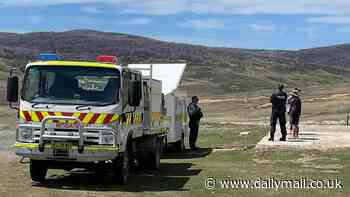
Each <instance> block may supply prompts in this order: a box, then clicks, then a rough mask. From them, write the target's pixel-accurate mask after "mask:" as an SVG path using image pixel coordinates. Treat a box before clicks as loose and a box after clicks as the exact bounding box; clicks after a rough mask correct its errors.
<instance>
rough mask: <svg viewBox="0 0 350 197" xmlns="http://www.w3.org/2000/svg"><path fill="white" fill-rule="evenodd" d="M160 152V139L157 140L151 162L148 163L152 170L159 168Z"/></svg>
mask: <svg viewBox="0 0 350 197" xmlns="http://www.w3.org/2000/svg"><path fill="white" fill-rule="evenodd" d="M161 154H162V144H161V141H160V140H157V141H156V144H155V147H154V150H153V154H152V159H151V163H150V167H151V169H152V170H159V168H160V156H161Z"/></svg>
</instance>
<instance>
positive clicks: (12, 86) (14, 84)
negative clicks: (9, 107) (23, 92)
mask: <svg viewBox="0 0 350 197" xmlns="http://www.w3.org/2000/svg"><path fill="white" fill-rule="evenodd" d="M7 101H8V102H17V101H18V77H17V76H12V77H9V78H8V79H7Z"/></svg>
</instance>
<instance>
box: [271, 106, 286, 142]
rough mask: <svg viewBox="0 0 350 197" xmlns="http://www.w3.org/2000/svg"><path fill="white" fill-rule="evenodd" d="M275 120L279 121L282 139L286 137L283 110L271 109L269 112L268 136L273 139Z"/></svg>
mask: <svg viewBox="0 0 350 197" xmlns="http://www.w3.org/2000/svg"><path fill="white" fill-rule="evenodd" d="M277 120H278V121H279V123H280V128H281V134H282V139H286V136H287V129H286V115H285V112H281V111H272V113H271V132H270V138H271V139H273V138H274V137H275V132H276V124H277Z"/></svg>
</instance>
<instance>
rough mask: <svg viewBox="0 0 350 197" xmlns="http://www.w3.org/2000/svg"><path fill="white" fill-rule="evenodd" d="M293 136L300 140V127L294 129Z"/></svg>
mask: <svg viewBox="0 0 350 197" xmlns="http://www.w3.org/2000/svg"><path fill="white" fill-rule="evenodd" d="M293 136H294V138H298V136H299V128H298V127H294V128H293Z"/></svg>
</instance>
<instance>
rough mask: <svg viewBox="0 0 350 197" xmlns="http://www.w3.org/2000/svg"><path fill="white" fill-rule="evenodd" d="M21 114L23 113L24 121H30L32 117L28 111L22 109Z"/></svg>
mask: <svg viewBox="0 0 350 197" xmlns="http://www.w3.org/2000/svg"><path fill="white" fill-rule="evenodd" d="M23 114H24V117H25V118H26V121H31V120H32V117H30V114H29V112H27V111H24V112H23Z"/></svg>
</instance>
